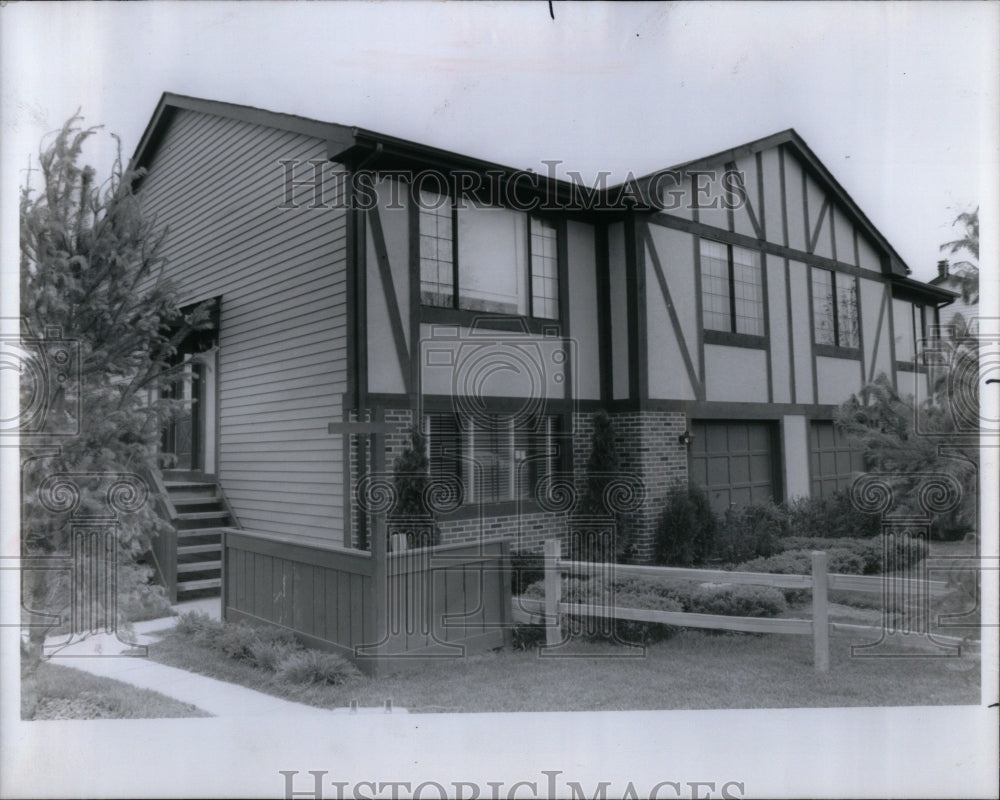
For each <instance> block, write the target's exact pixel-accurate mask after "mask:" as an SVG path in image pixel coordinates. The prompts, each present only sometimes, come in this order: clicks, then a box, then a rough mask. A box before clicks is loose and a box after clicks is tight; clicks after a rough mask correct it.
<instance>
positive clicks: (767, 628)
mask: <svg viewBox="0 0 1000 800" xmlns="http://www.w3.org/2000/svg"><path fill="white" fill-rule="evenodd" d="M827 562H828V559H827V554H826V553H825V552H821V551H816V552H813V554H812V573H811V574H810V575H786V574H777V573H769V572H729V571H724V570H713V569H693V568H686V567H651V566H639V565H632V564H605V563H594V562H586V561H569V560H564V559H563V558H562V557H561V544H560V542H559V541H558V540H549V541H546V542H545V582H544V585H545V599H544V600H536V599H532V598H524V597H521V598H518V599H517V600H515V603H518V604H520V609H521V610H522V611H526V612H529V614H530V615H532V616H533V615H535V614H539V613H540V614H543V615H544V618H545V620H546V645H547V646H550V647H554V646H556V645H559V644H560V643H561V642H562V641H563V638H562V630H561V627H560V625H559V622H558V620H559V615H560V614H566V615H569V616H574V617H583V618H597V619H620V620H634V621H637V622H658V623H663V624H665V625H679V626H684V627H688V628H710V629H714V630H728V631H743V632H749V633H783V634H792V635H800V636H812V638H813V659H814V665H815V668H816V670H817V671H819V672H826V671H828V670H829V668H830V634H831V632H834V631H843V632H857V633H861V632H867V633H872V632H874V633H885V632H886V630H885V628H884V627H883V628H876V627H872V626H867V625H854V624H847V623H839V622H831V621H830V607H829V606H830V603H829V593H830V592H831V591H833V590H839V591H852V592H866V593H874V594H882V595H883V597H884V598H885V600H886V605H887V607H888V606H889V605H897V604H900V605H903V606H905V603H906V601H907V600H908V599H924V600H926V599H927V598H929V597H930V596H931V595H932V594H934V595H937V594H942V593H944V592H947V591H948V584H947V583H946V582H944V581H930V580H921V579H916V578H907V577H902V576H898V575H842V574H838V573H831V572H829V571H828V569H827V567H828V563H827ZM566 572H569V573H571V574H572V575H574V576H577V577H600V576H603V577H607V576H610V575H613V576H615V577H616V578H618V577H645V578H675V579H681V580H697V581H702V582H705V583H719V584H749V585H753V586H771V587H774V588H777V589H805V590H809V591H810V592H811V593H812V618H811V619H784V618H782V619H774V618H766V617H732V616H724V615H720V614H700V613H694V612H688V611H659V610H653V609H642V608H619V607H618V606H615V605H608V604H601V603H566V602H563V601H562V596H561V594H562V575H563V573H566ZM612 597H613V595H612ZM904 632H908V631H904ZM935 640H936V641H938V642H940V643H942V644H943V643H945V642H947V641H949V640H950V641H951V642H953V643H954V642H960V641H961V640H960V639H956V638H954V637H937V636H936V637H935Z"/></svg>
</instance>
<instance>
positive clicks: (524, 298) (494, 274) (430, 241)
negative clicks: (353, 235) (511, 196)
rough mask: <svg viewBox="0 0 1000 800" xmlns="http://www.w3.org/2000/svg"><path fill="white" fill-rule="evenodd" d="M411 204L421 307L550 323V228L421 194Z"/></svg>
mask: <svg viewBox="0 0 1000 800" xmlns="http://www.w3.org/2000/svg"><path fill="white" fill-rule="evenodd" d="M418 196H419V203H418V206H419V211H418V214H419V236H420V298H421V302H422V303H423V305H425V306H438V307H443V308H456V309H462V310H466V311H482V312H487V313H496V314H507V315H517V316H531V317H538V318H541V319H557V318H558V316H559V312H558V309H559V281H558V262H559V254H558V236H557V230H556V226H555V224H554V223H552V222H550V221H549V220H547V219H542V218H538V217H534V216H531V215H529V214H527V213H525V212H523V211H512V210H510V209H507V208H501V207H498V206H484V205H477V204H475V203H473V202H471V201H466V202H463V203H461V204H458V203H455V202H454V201H453V200H452V199H451V198H449V197H448V196H446V195H441V194H437V193H434V192H428V191H424V190H421V191H420V193H419V195H418Z"/></svg>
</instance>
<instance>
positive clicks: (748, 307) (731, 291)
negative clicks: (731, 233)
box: [701, 239, 764, 336]
mask: <svg viewBox="0 0 1000 800" xmlns="http://www.w3.org/2000/svg"><path fill="white" fill-rule="evenodd" d="M701 302H702V312H703V316H704V320H705V328H706V329H707V330H712V331H724V332H728V333H743V334H749V335H751V336H763V335H764V288H763V278H762V275H761V267H760V253H759V252H757V251H756V250H750V249H748V248H746V247H737V246H736V245H731V244H723V243H721V242H715V241H712V240H710V239H702V240H701Z"/></svg>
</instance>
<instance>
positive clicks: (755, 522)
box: [654, 486, 881, 567]
mask: <svg viewBox="0 0 1000 800" xmlns="http://www.w3.org/2000/svg"><path fill="white" fill-rule="evenodd" d="M880 530H881V519H880V517H879V515H877V514H866V513H863V512H861V511H858V510H857V509H856V508H855V507H854V505H853V503H852V502H851V498H850V496H849V495H848V494H847V493H846V492H843V491H841V492H834V493H833V494H832V495H830V496H829V497H811V498H801V499H798V500H793V501H791V502H789V503H783V504H780V505H777V504H775V503H764V504H757V505H748V506H743V507H738V508H730V509H728V510H727V511H726V512H725V514H722V515H718V514H716V513H715V512H714V511H713V510H712V508H711V505H710V504H709V501H708V497H707V495H706V494H705V491H704V490H703V489H701V488H700V487H697V486H677V487H675V488H674V489H672V490H671V491H670V492H669V494H668V495H667V498H666V501H665V504H664V508H663V511H662V512H661V513H660V516H659V519H658V521H657V529H656V540H655V546H654V561H655V563H657V564H663V565H667V566H684V567H687V566H696V565H698V564H703V563H705V562H707V561H713V560H714V561H721V562H724V563H728V564H738V563H741V562H744V561H749V560H750V559H755V558H767V557H769V556H774V555H776V554H778V553H780V552H781V551H782V550H785V549H788V547H787V544H786V541H787V540H788V539H789V538H791V537H806V538H812V539H822V540H824V541H829V540H831V539H851V540H864V539H871V538H873V537H875V536H878V534H879V532H880Z"/></svg>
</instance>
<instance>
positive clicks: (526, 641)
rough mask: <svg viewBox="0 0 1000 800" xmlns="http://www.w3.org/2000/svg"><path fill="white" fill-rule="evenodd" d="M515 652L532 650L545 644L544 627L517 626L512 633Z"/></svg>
mask: <svg viewBox="0 0 1000 800" xmlns="http://www.w3.org/2000/svg"><path fill="white" fill-rule="evenodd" d="M511 643H512V645H513V647H514V649H515V650H531V649H533V648H535V647H538V646H539V645H542V644H544V643H545V626H544V625H515V626H514V630H513V631H512V632H511Z"/></svg>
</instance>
